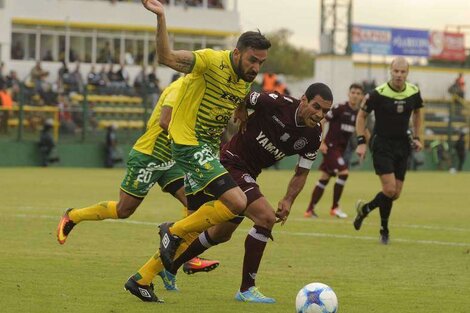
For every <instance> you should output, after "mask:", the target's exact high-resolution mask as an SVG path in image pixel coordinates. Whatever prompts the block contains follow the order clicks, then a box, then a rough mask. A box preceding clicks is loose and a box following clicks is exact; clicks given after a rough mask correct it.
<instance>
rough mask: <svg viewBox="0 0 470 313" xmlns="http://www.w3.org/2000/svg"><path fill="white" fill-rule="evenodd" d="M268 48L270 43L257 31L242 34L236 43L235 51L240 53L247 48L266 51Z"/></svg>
mask: <svg viewBox="0 0 470 313" xmlns="http://www.w3.org/2000/svg"><path fill="white" fill-rule="evenodd" d="M270 47H271V42H270V41H269V40H268V39H267V38H266V37H264V35H263V34H261V32H260V31H259V30H258V31H248V32H244V33H243V34H241V36H240V37H239V38H238V41H237V49H238V50H240V51H243V50H245V49H247V48H253V49H256V50H268V49H269V48H270Z"/></svg>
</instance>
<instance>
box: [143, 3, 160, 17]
mask: <svg viewBox="0 0 470 313" xmlns="http://www.w3.org/2000/svg"><path fill="white" fill-rule="evenodd" d="M141 1H142V4H143V5H144V7H145V8H146V9H147V10H149V11H150V12H153V13H155V14H157V15H160V14H163V4H161V2H160V1H157V0H141Z"/></svg>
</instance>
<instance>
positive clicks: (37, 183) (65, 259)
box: [0, 168, 470, 313]
mask: <svg viewBox="0 0 470 313" xmlns="http://www.w3.org/2000/svg"><path fill="white" fill-rule="evenodd" d="M123 175H124V171H123V170H122V169H116V170H104V169H103V170H102V169H62V168H47V169H43V168H2V169H0V193H1V200H2V204H1V206H0V246H1V253H0V270H1V277H2V279H1V284H0V311H1V312H69V313H71V312H80V313H86V312H108V313H118V312H123V313H124V312H156V311H158V312H202V313H212V312H214V313H215V312H217V313H220V312H262V311H265V312H279V313H288V312H294V311H295V308H294V302H295V296H296V294H297V292H298V290H299V289H300V288H301V287H302V286H303V285H305V284H307V283H310V282H323V283H326V284H328V285H330V286H331V287H332V288H333V289H334V291H335V292H336V294H337V296H338V300H339V312H345V313H355V312H377V313H388V312H413V313H421V312H422V313H432V312H436V313H437V312H439V313H440V312H461V313H463V312H468V308H469V307H470V297H469V296H468V295H469V294H470V226H469V221H470V205H469V200H468V199H469V195H468V191H469V186H470V174H465V173H462V174H460V173H459V174H457V175H449V174H448V173H444V172H410V173H409V174H408V176H407V178H406V182H405V188H404V191H403V194H402V197H401V198H400V199H399V200H398V201H397V202H396V203H395V204H394V208H393V211H392V216H391V223H390V225H391V244H390V245H389V246H382V245H380V244H379V241H378V230H379V217H378V210H376V211H374V212H372V213H371V215H370V216H369V217H368V218H367V219H366V220H365V222H364V225H363V228H362V229H361V231H359V232H357V231H355V230H354V229H353V227H352V219H353V218H354V215H355V214H354V203H355V201H356V199H357V198H363V199H366V200H369V199H371V198H372V197H373V196H374V195H375V194H376V193H377V191H378V190H379V181H378V179H377V177H376V176H375V175H374V174H373V173H364V172H352V173H351V175H350V178H349V180H348V182H347V184H346V188H345V191H344V195H343V198H342V201H341V205H342V208H343V210H344V211H345V212H346V213H348V214H349V217H348V219H347V220H339V219H336V218H334V217H330V216H329V208H330V205H331V194H332V187H333V186H332V185H333V183H334V181H333V180H332V181H330V184H329V186H328V187H327V190H326V192H325V194H324V197H323V199H322V200H321V202H320V203H319V205H318V208H317V212H318V214H319V215H320V218H318V219H305V218H303V211H304V209H305V207H306V205H307V203H308V201H309V199H310V193H311V188H312V187H313V185H314V183H315V182H316V179H317V178H318V173H317V172H315V171H312V173H311V174H310V177H309V180H308V184H307V186H306V188H305V189H304V191H303V192H302V193H301V194H300V195H299V197H298V199H297V201H296V202H295V203H294V207H293V209H292V212H291V215H290V217H289V220H288V221H287V223H286V224H285V225H284V226H283V227H281V226H280V225H277V226H276V227H275V229H274V238H275V240H274V242H269V244H268V246H267V249H266V251H265V254H264V258H263V261H262V264H261V267H260V270H259V272H258V279H257V285H258V286H259V287H260V290H261V291H262V292H263V293H265V295H267V296H269V297H274V298H275V299H276V300H277V303H276V304H274V305H263V304H247V303H239V302H237V301H235V300H234V298H233V297H234V295H235V292H236V291H237V290H238V288H239V284H240V280H241V267H242V259H243V252H244V248H243V243H244V239H245V236H246V233H247V231H248V230H249V228H250V227H251V226H252V224H251V222H250V221H247V220H246V221H244V222H243V224H242V225H241V226H240V227H239V230H238V231H237V232H236V233H235V234H234V236H233V238H232V240H231V241H230V242H228V243H226V244H223V245H220V246H217V247H214V248H212V249H210V250H209V251H207V252H206V253H205V254H204V257H207V258H214V259H218V260H220V261H221V265H220V267H219V268H218V269H216V270H215V271H213V272H211V273H198V274H195V275H192V276H187V275H185V274H184V273H182V272H180V273H179V275H178V286H179V288H180V292H167V291H164V290H162V289H163V287H162V283H161V281H160V278H159V277H157V278H156V279H155V281H154V283H155V285H156V292H157V294H158V296H160V297H162V298H164V299H165V301H166V303H165V304H155V303H143V302H141V301H140V300H138V299H137V298H136V297H134V296H132V295H130V294H129V293H126V292H124V291H123V284H124V283H125V281H126V280H127V278H128V277H129V276H130V275H131V274H133V273H134V272H135V271H136V270H137V269H138V268H139V267H140V266H141V265H142V264H143V263H144V262H145V261H147V259H148V258H149V257H150V256H151V255H152V254H153V253H154V252H155V251H156V249H157V231H156V225H157V224H158V223H160V222H163V221H167V220H176V219H179V218H180V217H181V214H182V213H181V212H182V211H181V207H180V205H179V203H178V202H177V201H176V200H174V199H173V198H172V197H171V196H169V195H166V194H162V193H161V191H160V190H159V189H158V187H156V188H154V189H153V190H152V192H151V193H150V194H149V196H148V197H147V199H146V200H145V201H144V202H143V204H142V205H141V207H139V209H138V210H137V212H136V213H135V214H134V215H133V216H132V217H131V218H129V219H127V220H125V221H118V222H108V221H107V222H84V223H82V224H80V225H78V226H77V227H76V228H75V229H74V230H73V231H72V233H71V235H70V236H69V238H68V240H67V243H66V244H65V245H64V246H60V245H59V244H58V243H57V241H56V238H55V230H56V226H57V222H58V221H59V217H60V215H61V214H62V213H63V211H64V209H65V208H67V207H83V206H87V205H90V204H93V203H96V202H99V201H103V200H112V199H117V196H118V187H119V184H120V181H121V179H122V177H123ZM290 177H291V172H290V171H267V172H265V173H263V174H262V175H261V176H260V178H259V183H260V186H261V188H262V190H263V192H264V194H265V195H266V196H267V198H268V199H269V200H270V201H271V203H272V204H273V205H276V204H277V201H278V200H279V198H280V196H282V195H283V194H284V193H285V189H286V185H287V182H288V181H289V179H290ZM272 182H275V183H272Z"/></svg>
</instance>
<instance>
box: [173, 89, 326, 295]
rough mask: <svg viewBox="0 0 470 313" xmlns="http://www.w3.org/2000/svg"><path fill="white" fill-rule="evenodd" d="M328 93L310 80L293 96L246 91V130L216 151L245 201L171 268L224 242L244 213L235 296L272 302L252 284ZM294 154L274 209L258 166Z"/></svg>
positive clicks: (303, 173) (308, 157) (301, 180)
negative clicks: (246, 226)
mask: <svg viewBox="0 0 470 313" xmlns="http://www.w3.org/2000/svg"><path fill="white" fill-rule="evenodd" d="M332 101H333V95H332V93H331V90H330V88H329V87H328V86H326V85H325V84H322V83H315V84H312V85H310V86H309V87H308V88H307V90H306V91H305V94H304V95H303V96H302V97H301V98H300V100H297V99H295V98H292V97H290V96H286V95H281V94H279V93H275V92H274V93H269V94H267V93H258V92H251V93H250V94H249V95H248V96H247V97H246V99H245V103H246V105H247V107H248V108H252V109H254V113H253V114H251V115H250V117H249V119H248V121H247V124H246V129H245V130H244V131H243V132H241V131H239V132H238V133H237V134H235V136H234V137H233V138H232V139H231V140H230V141H229V142H228V143H226V144H225V145H224V146H223V147H222V148H221V151H220V162H221V163H222V164H223V165H224V167H225V168H226V169H227V171H228V172H229V173H230V175H231V176H232V177H233V179H234V180H235V181H236V182H237V184H238V186H239V187H240V188H241V189H242V190H243V192H244V193H245V195H246V197H247V199H248V205H247V208H246V210H245V211H244V214H243V216H238V217H236V218H235V219H233V220H231V221H228V222H225V223H222V224H218V225H215V226H213V227H211V228H209V229H208V230H206V231H204V232H203V233H201V234H200V235H199V237H198V238H197V239H196V240H194V241H193V242H192V243H191V245H190V246H189V247H188V248H187V249H186V250H185V251H184V252H183V253H182V254H181V255H180V256H179V257H177V258H176V259H175V260H174V262H173V264H172V268H171V269H170V272H173V273H174V274H176V272H177V270H178V268H179V267H180V266H181V265H182V264H183V263H184V262H185V260H190V259H191V258H192V256H193V255H199V254H201V253H202V252H203V251H205V250H207V249H209V248H210V247H211V246H214V245H216V244H220V243H222V242H226V241H228V240H229V239H230V237H231V235H232V233H233V232H234V231H235V229H236V228H237V227H238V225H239V224H240V222H241V221H242V220H243V218H244V216H247V217H248V218H250V219H251V220H252V221H253V222H254V226H253V228H252V229H251V230H250V231H249V233H248V236H247V237H246V240H245V257H244V260H243V277H242V283H241V286H240V290H239V291H238V292H237V294H236V296H235V298H236V299H237V300H238V301H243V302H259V303H274V302H275V300H274V299H273V298H269V297H266V296H264V295H263V294H262V293H261V292H260V291H259V290H258V289H257V288H256V286H255V277H256V273H257V271H258V268H259V264H260V262H261V258H262V256H263V252H264V249H265V247H266V244H267V242H268V240H269V238H271V239H272V234H271V230H272V228H273V226H274V224H275V223H276V222H282V224H284V223H285V221H286V220H287V217H288V216H289V213H290V210H291V207H292V204H293V202H294V200H295V198H296V197H297V195H298V194H299V193H300V191H301V190H302V188H303V186H304V185H305V181H306V179H307V175H308V173H309V171H310V168H311V166H312V163H313V161H314V160H315V158H316V154H317V150H318V148H319V146H320V143H321V132H322V128H321V125H320V124H319V122H320V121H321V120H322V119H323V117H324V116H325V114H326V113H327V112H328V111H329V110H330V108H331V104H332ZM295 154H298V155H299V161H298V163H297V166H296V168H295V172H294V175H293V177H292V178H291V180H290V182H289V185H288V187H287V192H286V194H285V196H284V197H283V198H282V199H281V200H280V201H279V203H278V206H277V210H276V211H275V210H274V209H273V207H272V206H271V205H270V203H269V202H268V200H267V199H266V198H265V197H264V196H263V194H262V193H261V191H260V188H259V186H258V184H257V183H256V178H257V176H258V175H259V174H260V173H261V171H262V169H264V168H267V167H270V166H272V165H273V164H274V163H275V162H276V161H279V160H281V159H282V158H284V157H285V156H289V155H295Z"/></svg>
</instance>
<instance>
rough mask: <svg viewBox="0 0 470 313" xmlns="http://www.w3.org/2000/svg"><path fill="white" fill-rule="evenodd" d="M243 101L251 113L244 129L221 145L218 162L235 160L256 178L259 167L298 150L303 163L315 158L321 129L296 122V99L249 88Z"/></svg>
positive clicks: (268, 164)
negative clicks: (248, 92) (252, 110)
mask: <svg viewBox="0 0 470 313" xmlns="http://www.w3.org/2000/svg"><path fill="white" fill-rule="evenodd" d="M245 103H246V105H247V106H248V108H252V109H254V113H253V114H251V115H250V117H249V118H248V121H247V128H246V131H245V132H244V133H243V134H242V133H241V132H238V133H236V134H235V136H234V137H233V138H232V139H231V140H230V141H229V142H228V143H226V144H225V145H224V146H223V147H222V149H221V154H220V161H221V163H222V164H224V162H229V163H230V164H231V165H232V166H234V165H236V164H233V163H234V162H238V163H239V164H238V165H239V166H240V167H242V168H245V169H246V170H247V171H248V172H249V173H250V175H252V177H254V178H256V177H257V176H258V175H259V173H260V172H261V169H263V168H267V167H269V166H272V165H273V164H274V163H275V162H277V161H279V160H281V159H282V158H284V157H285V156H289V155H295V154H298V155H299V156H301V157H302V158H304V159H305V160H306V161H307V163H309V162H313V160H315V158H316V155H317V150H318V148H319V146H320V143H321V131H322V129H321V126H320V124H318V126H317V127H314V128H309V127H306V126H304V125H299V123H298V121H297V118H296V115H297V110H298V107H299V104H300V101H299V100H297V99H294V98H292V97H289V96H286V95H281V94H279V93H269V94H268V93H258V92H251V93H250V94H249V95H248V96H247V97H246V99H245ZM310 165H311V163H310Z"/></svg>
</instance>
